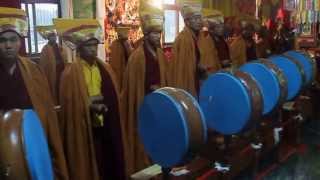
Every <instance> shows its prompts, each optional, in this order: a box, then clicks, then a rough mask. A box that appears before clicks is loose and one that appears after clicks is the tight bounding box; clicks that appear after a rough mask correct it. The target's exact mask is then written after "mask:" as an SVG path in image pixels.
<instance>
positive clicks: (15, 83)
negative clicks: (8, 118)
mask: <svg viewBox="0 0 320 180" xmlns="http://www.w3.org/2000/svg"><path fill="white" fill-rule="evenodd" d="M0 83H1V84H2V85H1V88H0V110H5V111H8V110H11V109H15V108H18V109H31V108H32V107H33V106H32V103H31V99H30V97H29V94H28V92H27V88H26V85H25V83H24V80H23V78H22V74H21V71H20V68H19V66H18V65H17V66H16V69H15V71H14V73H13V75H10V74H9V73H8V72H7V71H6V70H5V69H4V67H2V66H0Z"/></svg>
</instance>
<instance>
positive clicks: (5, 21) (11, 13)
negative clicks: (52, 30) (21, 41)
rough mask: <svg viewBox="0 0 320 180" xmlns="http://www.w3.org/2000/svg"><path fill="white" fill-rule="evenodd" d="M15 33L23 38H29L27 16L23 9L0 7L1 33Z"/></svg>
mask: <svg viewBox="0 0 320 180" xmlns="http://www.w3.org/2000/svg"><path fill="white" fill-rule="evenodd" d="M6 31H14V32H16V33H18V34H19V35H20V36H21V37H25V36H27V33H28V25H27V16H26V13H25V12H24V11H23V10H22V9H16V8H6V7H0V33H2V32H6Z"/></svg>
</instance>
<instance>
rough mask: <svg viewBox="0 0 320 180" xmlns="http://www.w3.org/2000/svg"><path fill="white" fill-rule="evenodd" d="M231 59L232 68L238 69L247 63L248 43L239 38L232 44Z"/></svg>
mask: <svg viewBox="0 0 320 180" xmlns="http://www.w3.org/2000/svg"><path fill="white" fill-rule="evenodd" d="M230 58H231V61H232V67H235V68H238V67H240V66H241V65H243V64H245V63H246V62H247V50H246V42H245V41H244V39H243V38H242V37H241V36H238V37H236V38H235V40H233V41H232V42H231V44H230Z"/></svg>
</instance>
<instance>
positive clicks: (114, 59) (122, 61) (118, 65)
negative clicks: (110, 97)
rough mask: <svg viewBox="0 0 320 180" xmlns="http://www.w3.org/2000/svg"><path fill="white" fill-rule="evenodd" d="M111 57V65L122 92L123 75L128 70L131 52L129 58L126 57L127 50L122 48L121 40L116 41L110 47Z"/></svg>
mask: <svg viewBox="0 0 320 180" xmlns="http://www.w3.org/2000/svg"><path fill="white" fill-rule="evenodd" d="M110 50H111V56H110V65H111V67H112V69H113V70H114V72H115V75H116V78H117V81H118V83H119V85H120V90H121V88H122V87H121V86H122V80H123V74H124V72H125V70H126V65H127V61H128V59H126V58H129V55H130V53H131V52H128V57H126V55H125V53H126V52H125V51H126V49H124V47H123V46H122V44H121V42H120V40H115V41H113V42H112V44H111V46H110Z"/></svg>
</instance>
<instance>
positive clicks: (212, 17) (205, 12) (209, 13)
mask: <svg viewBox="0 0 320 180" xmlns="http://www.w3.org/2000/svg"><path fill="white" fill-rule="evenodd" d="M202 17H203V19H204V20H206V21H209V22H224V19H223V14H222V12H221V11H218V10H215V9H207V8H204V9H202Z"/></svg>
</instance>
